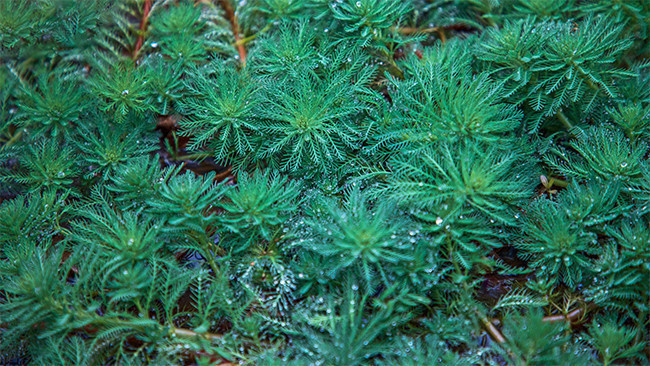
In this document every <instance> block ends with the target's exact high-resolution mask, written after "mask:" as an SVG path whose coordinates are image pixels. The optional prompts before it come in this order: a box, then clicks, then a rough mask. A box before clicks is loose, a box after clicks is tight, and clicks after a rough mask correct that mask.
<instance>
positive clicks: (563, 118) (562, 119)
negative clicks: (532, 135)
mask: <svg viewBox="0 0 650 366" xmlns="http://www.w3.org/2000/svg"><path fill="white" fill-rule="evenodd" d="M555 116H557V119H559V120H560V122H562V124H563V125H564V126H566V128H567V130H570V129H572V128H573V124H571V122H570V121H569V119H568V118H567V116H566V115H565V114H564V112H562V110H559V111H557V113H555Z"/></svg>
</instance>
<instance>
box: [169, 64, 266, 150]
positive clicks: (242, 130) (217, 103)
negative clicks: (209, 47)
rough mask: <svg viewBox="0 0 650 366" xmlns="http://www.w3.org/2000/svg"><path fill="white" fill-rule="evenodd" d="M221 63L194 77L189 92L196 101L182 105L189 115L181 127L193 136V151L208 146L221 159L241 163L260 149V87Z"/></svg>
mask: <svg viewBox="0 0 650 366" xmlns="http://www.w3.org/2000/svg"><path fill="white" fill-rule="evenodd" d="M220 64H221V62H220V61H214V62H213V63H212V64H211V67H210V68H207V69H202V70H196V71H195V72H194V73H192V74H191V75H192V79H191V80H192V84H190V85H188V91H189V93H191V94H193V95H195V96H196V98H191V99H188V100H187V101H186V102H182V103H181V108H182V109H184V110H187V111H188V114H189V116H188V117H187V118H185V119H183V120H182V121H181V122H180V126H181V128H182V129H183V131H186V133H187V134H191V135H193V138H192V140H191V143H190V148H193V149H195V148H200V147H203V146H204V145H206V144H207V147H208V148H209V149H210V150H211V151H213V154H214V156H215V157H216V158H217V159H220V160H223V161H226V162H230V161H232V162H237V161H239V160H240V159H242V158H244V157H246V155H247V154H249V153H251V152H253V151H255V150H256V149H257V146H256V145H257V144H258V142H257V140H256V139H255V134H259V132H258V131H259V129H260V127H259V123H258V122H257V118H256V117H255V115H256V113H257V110H256V109H257V107H256V102H257V101H258V98H259V97H258V96H257V95H256V91H257V89H258V87H256V86H255V85H254V84H253V83H252V81H251V80H250V78H249V77H247V76H246V74H245V73H239V72H238V71H237V70H236V69H235V67H234V66H230V67H228V66H221V65H220ZM256 97H257V98H256Z"/></svg>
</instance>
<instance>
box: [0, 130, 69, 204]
mask: <svg viewBox="0 0 650 366" xmlns="http://www.w3.org/2000/svg"><path fill="white" fill-rule="evenodd" d="M25 150H26V151H25ZM19 153H20V155H18V154H19ZM9 154H11V152H7V155H9ZM7 155H5V157H6V156H7ZM11 155H14V156H17V157H18V156H20V158H19V161H18V164H19V167H18V168H17V169H15V170H12V171H9V172H7V173H6V174H4V175H3V177H2V178H3V180H12V181H15V182H17V183H19V184H22V185H24V186H25V187H26V188H27V190H29V191H40V190H66V189H68V188H69V187H70V186H71V185H72V183H73V179H75V178H76V177H77V176H78V175H79V173H80V171H79V167H78V166H76V163H75V160H74V158H73V150H72V149H71V148H70V147H68V146H65V145H63V146H61V145H60V144H59V143H58V142H57V141H56V140H53V139H48V140H45V139H41V140H38V141H35V142H34V143H32V144H29V145H28V146H25V147H23V148H22V149H20V150H14V151H13V154H11ZM11 155H9V156H11Z"/></svg>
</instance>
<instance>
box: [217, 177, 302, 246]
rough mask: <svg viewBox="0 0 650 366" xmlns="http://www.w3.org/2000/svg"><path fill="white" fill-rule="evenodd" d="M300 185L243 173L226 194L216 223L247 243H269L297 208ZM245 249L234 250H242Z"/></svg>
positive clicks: (280, 179)
mask: <svg viewBox="0 0 650 366" xmlns="http://www.w3.org/2000/svg"><path fill="white" fill-rule="evenodd" d="M299 194H300V190H299V185H298V184H295V183H292V182H289V181H288V180H287V178H286V177H280V176H278V175H276V174H273V173H271V172H269V171H266V172H264V173H262V172H260V171H256V172H254V173H253V175H252V176H248V174H246V173H242V174H240V175H239V176H238V178H237V189H236V190H234V189H231V190H228V191H227V192H226V194H225V200H224V201H223V202H222V203H220V205H219V207H220V208H221V209H222V210H223V211H224V214H223V215H221V216H220V217H219V221H220V222H221V223H222V224H223V225H224V226H225V227H226V228H227V229H228V230H229V231H231V232H233V233H236V234H239V235H240V236H242V237H243V238H244V239H246V240H253V241H255V240H259V239H263V240H267V241H270V240H272V238H273V237H274V236H276V234H277V231H278V230H279V229H280V228H281V227H282V226H284V225H283V224H284V223H285V222H286V220H288V219H289V218H290V215H291V213H292V212H294V211H295V210H296V208H297V206H298V201H297V197H298V195H299ZM242 249H244V248H237V250H242Z"/></svg>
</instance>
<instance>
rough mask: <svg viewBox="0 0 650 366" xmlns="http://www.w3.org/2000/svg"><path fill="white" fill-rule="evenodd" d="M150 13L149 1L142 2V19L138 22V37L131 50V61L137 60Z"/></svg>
mask: <svg viewBox="0 0 650 366" xmlns="http://www.w3.org/2000/svg"><path fill="white" fill-rule="evenodd" d="M150 12H151V0H144V7H143V8H142V19H141V20H140V35H139V36H138V40H137V41H136V43H135V48H134V49H133V60H137V59H138V53H139V52H140V49H141V48H142V45H143V44H144V32H145V31H146V30H147V24H148V23H149V13H150Z"/></svg>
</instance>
